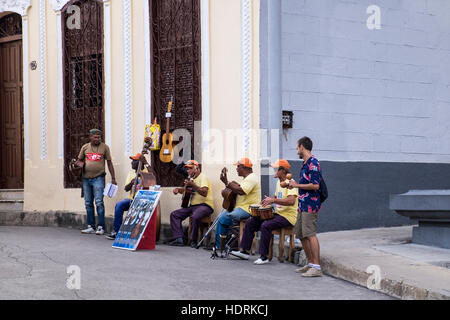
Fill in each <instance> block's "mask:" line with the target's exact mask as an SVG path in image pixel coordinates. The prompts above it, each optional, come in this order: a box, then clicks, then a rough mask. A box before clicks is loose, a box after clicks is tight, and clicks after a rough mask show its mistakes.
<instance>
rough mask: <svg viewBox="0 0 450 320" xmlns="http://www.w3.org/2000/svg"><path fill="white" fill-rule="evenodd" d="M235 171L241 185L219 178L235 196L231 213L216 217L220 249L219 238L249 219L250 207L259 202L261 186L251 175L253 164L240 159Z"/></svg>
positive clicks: (217, 246)
mask: <svg viewBox="0 0 450 320" xmlns="http://www.w3.org/2000/svg"><path fill="white" fill-rule="evenodd" d="M234 165H235V166H237V168H236V171H237V173H238V176H240V177H243V178H244V179H243V180H242V181H241V183H240V184H239V183H237V182H235V181H232V182H230V183H228V180H227V177H226V176H221V177H220V180H222V182H223V183H224V184H225V186H226V187H228V188H230V189H231V190H232V191H233V192H234V193H236V194H237V197H236V206H235V207H234V209H233V211H231V212H228V211H226V210H224V211H222V212H221V213H220V215H219V217H218V221H217V227H216V248H217V249H219V248H220V236H221V235H222V236H226V235H227V233H228V229H229V228H230V227H231V226H232V225H233V224H235V223H237V222H239V221H241V220H243V219H248V218H250V213H249V211H250V209H249V207H250V205H252V204H255V203H259V202H260V201H261V184H260V182H259V177H258V176H256V175H255V174H254V173H253V169H252V167H253V164H252V162H251V161H250V159H248V158H242V159H240V160H239V161H238V162H237V163H235V164H234Z"/></svg>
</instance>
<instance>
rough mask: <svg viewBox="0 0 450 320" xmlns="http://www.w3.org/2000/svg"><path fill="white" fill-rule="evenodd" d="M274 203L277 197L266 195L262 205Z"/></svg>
mask: <svg viewBox="0 0 450 320" xmlns="http://www.w3.org/2000/svg"><path fill="white" fill-rule="evenodd" d="M273 203H275V198H271V197H268V196H266V197H265V198H264V200H263V201H261V205H262V206H263V207H266V206H271V205H272V204H273Z"/></svg>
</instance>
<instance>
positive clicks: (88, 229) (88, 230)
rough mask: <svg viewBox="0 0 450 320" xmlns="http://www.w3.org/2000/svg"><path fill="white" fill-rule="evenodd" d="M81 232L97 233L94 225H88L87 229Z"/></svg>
mask: <svg viewBox="0 0 450 320" xmlns="http://www.w3.org/2000/svg"><path fill="white" fill-rule="evenodd" d="M81 233H84V234H92V233H95V229H94V228H92V226H90V225H88V227H87V229H84V230H81Z"/></svg>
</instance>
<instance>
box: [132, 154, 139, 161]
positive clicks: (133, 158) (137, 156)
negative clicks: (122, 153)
mask: <svg viewBox="0 0 450 320" xmlns="http://www.w3.org/2000/svg"><path fill="white" fill-rule="evenodd" d="M140 157H141V154H140V153H137V154H136V155H135V156H130V159H131V160H139V158H140Z"/></svg>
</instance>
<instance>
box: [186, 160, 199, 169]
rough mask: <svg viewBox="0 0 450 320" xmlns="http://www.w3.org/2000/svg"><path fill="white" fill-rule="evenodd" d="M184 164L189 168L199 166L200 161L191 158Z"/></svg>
mask: <svg viewBox="0 0 450 320" xmlns="http://www.w3.org/2000/svg"><path fill="white" fill-rule="evenodd" d="M184 166H185V167H188V168H193V167H198V162H197V161H195V160H189V161H188V162H187V163H186V164H185V165H184Z"/></svg>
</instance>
